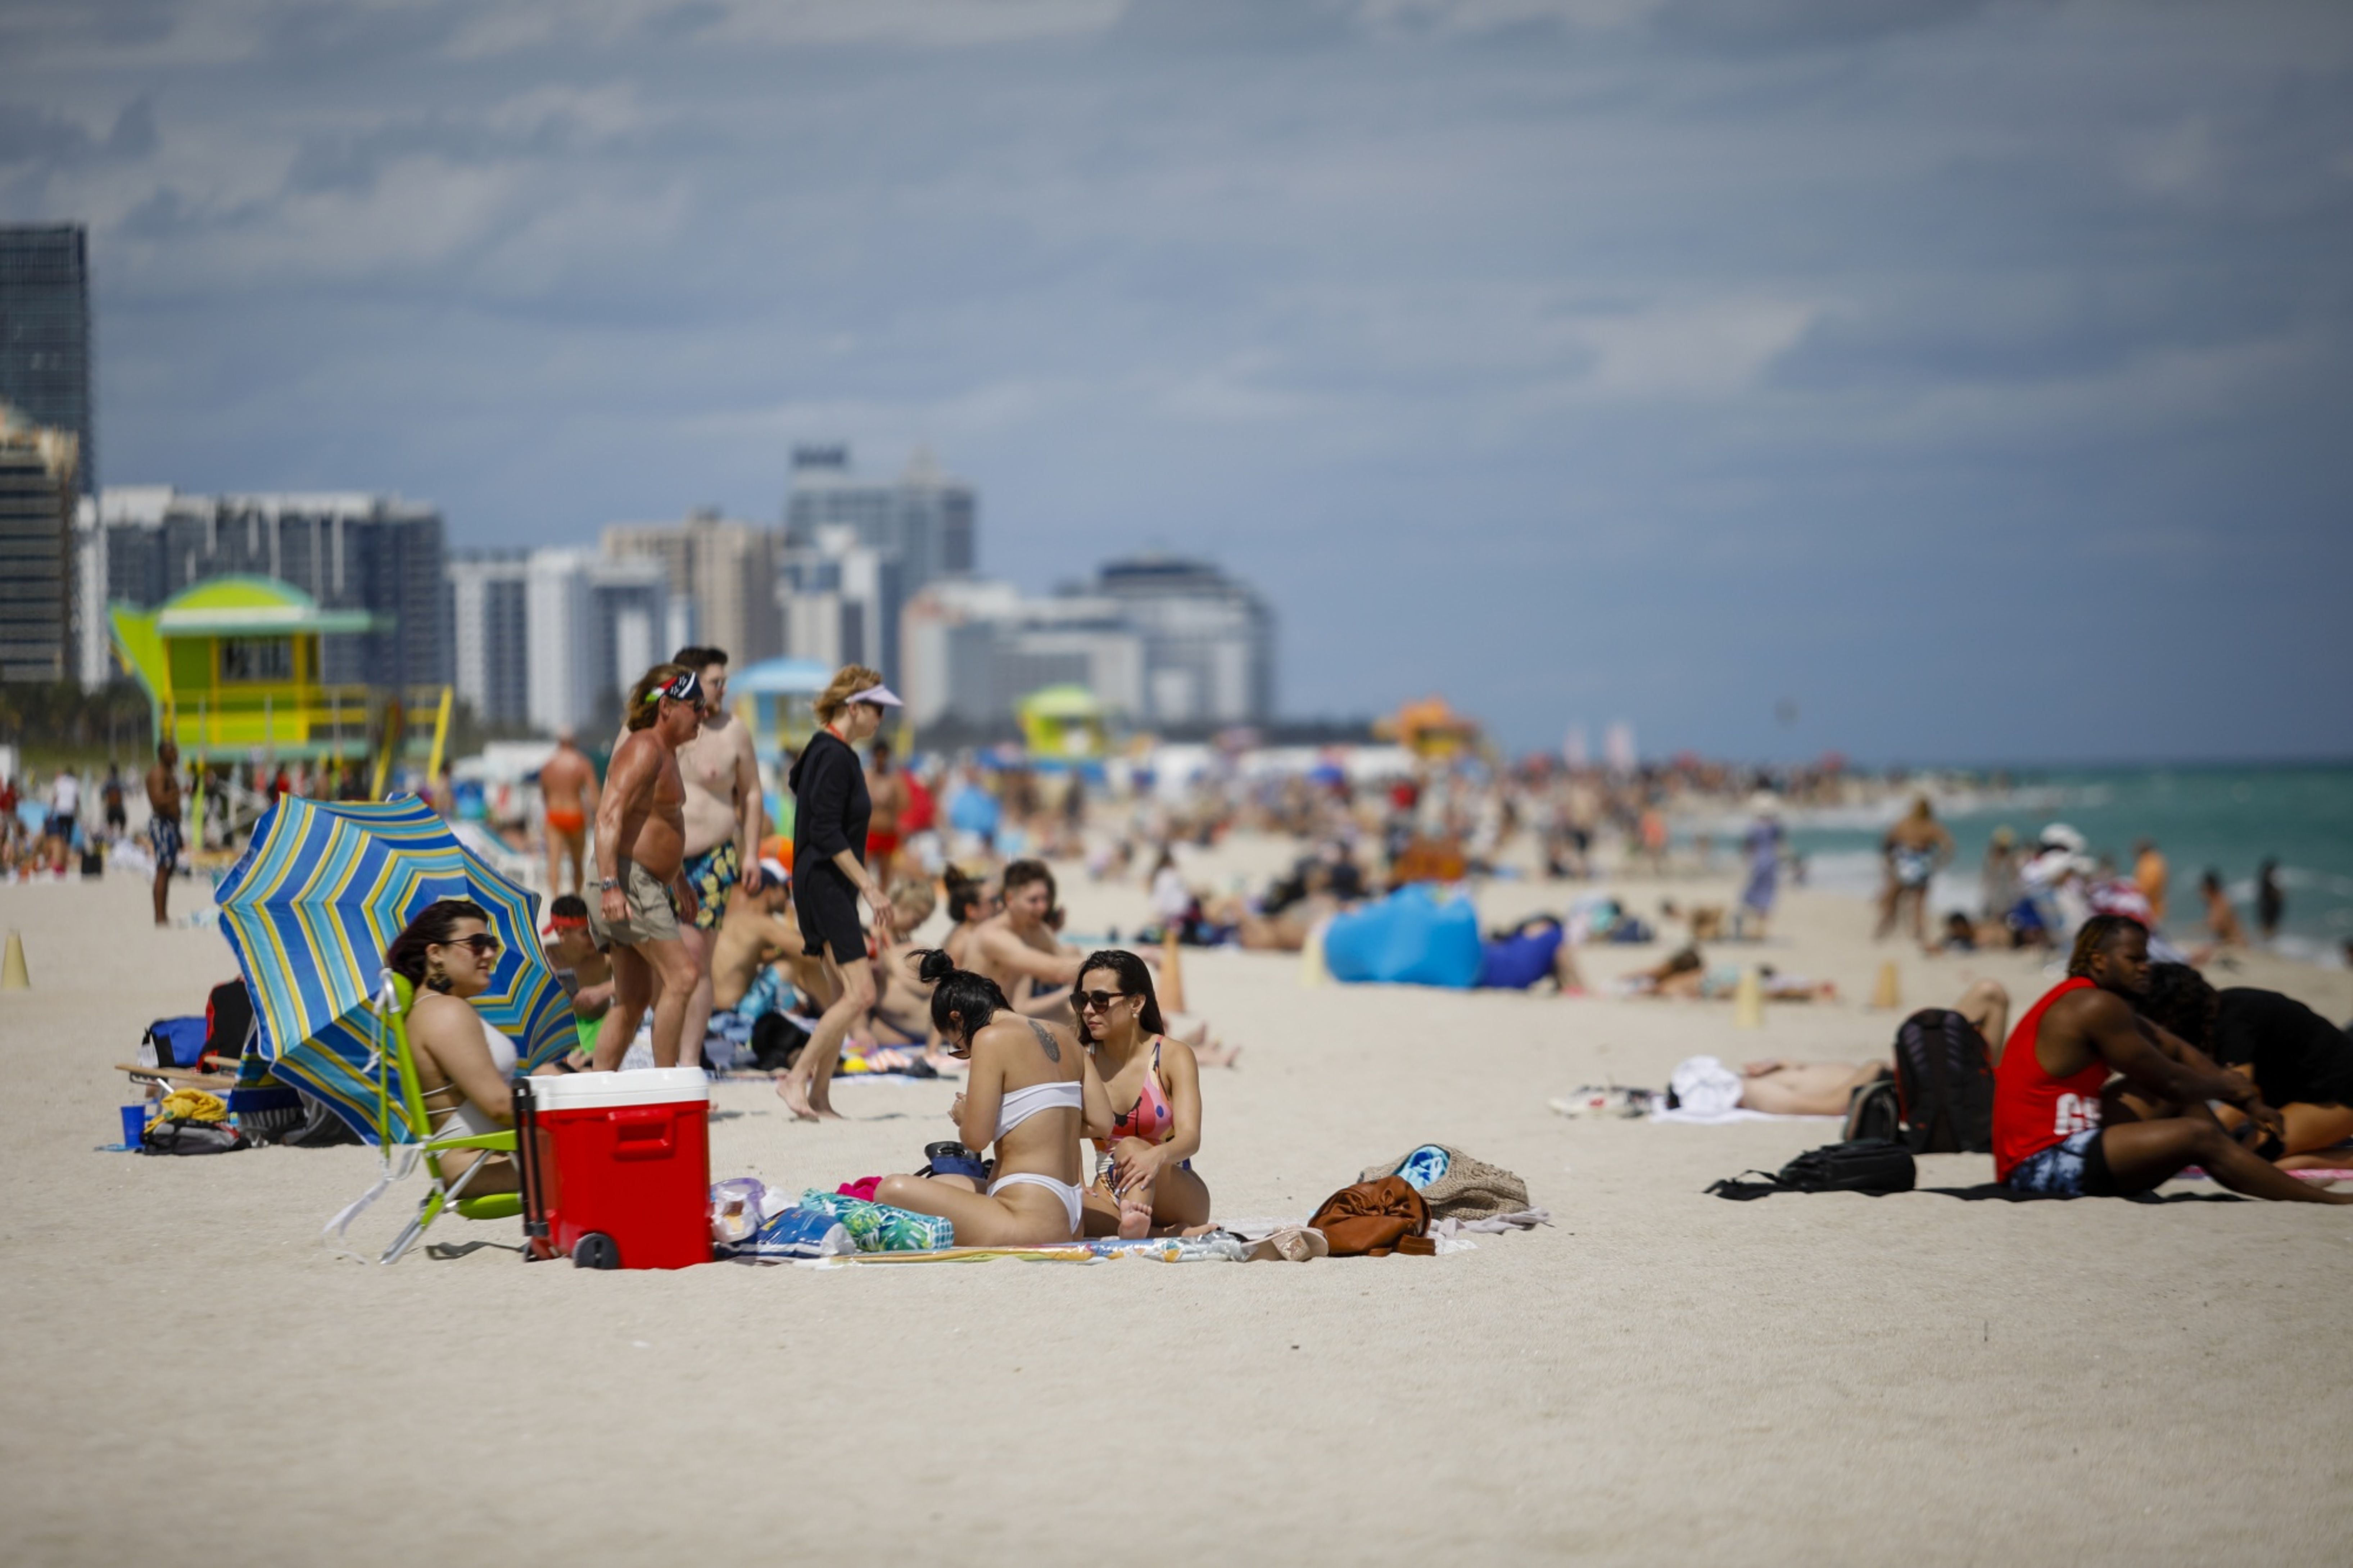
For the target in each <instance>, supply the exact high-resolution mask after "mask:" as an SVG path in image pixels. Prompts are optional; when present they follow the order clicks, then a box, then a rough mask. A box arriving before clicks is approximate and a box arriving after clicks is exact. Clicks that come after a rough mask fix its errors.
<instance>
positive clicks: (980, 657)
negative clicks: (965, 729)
mask: <svg viewBox="0 0 2353 1568" xmlns="http://www.w3.org/2000/svg"><path fill="white" fill-rule="evenodd" d="M903 643H904V649H905V654H904V664H905V675H904V679H905V682H906V688H905V696H906V700H907V716H908V719H909V721H911V722H913V724H914V725H915V726H916V728H917V729H918V730H921V729H923V728H924V727H926V726H930V725H937V724H943V723H955V724H962V725H966V726H969V727H971V728H974V729H977V730H993V729H1000V728H1003V727H1006V726H1008V725H1009V724H1010V723H1011V721H1012V719H1013V705H1014V704H1015V703H1017V702H1018V701H1019V700H1021V699H1022V698H1024V697H1027V696H1028V695H1029V693H1031V692H1033V691H1036V690H1038V689H1039V688H1041V687H1047V686H1060V685H1063V684H1065V683H1068V684H1074V685H1079V686H1083V687H1086V688H1087V689H1089V690H1091V691H1092V692H1093V693H1094V694H1095V696H1096V697H1097V698H1098V699H1099V700H1101V701H1102V702H1103V706H1104V707H1106V708H1108V709H1110V710H1112V711H1113V713H1115V714H1118V715H1121V716H1123V717H1125V718H1130V719H1140V718H1142V717H1143V704H1144V672H1145V643H1144V639H1143V638H1142V637H1140V636H1138V635H1137V633H1136V630H1135V628H1134V626H1131V625H1130V624H1129V623H1128V621H1127V619H1126V617H1125V616H1124V614H1123V613H1122V609H1121V606H1120V605H1118V604H1117V603H1116V602H1114V601H1113V600H1110V599H1105V598H1100V597H1086V596H1081V595H1058V596H1056V597H1054V598H1050V599H1025V598H1023V597H1022V596H1021V595H1020V594H1019V592H1018V590H1016V589H1015V588H1014V586H1013V585H1012V584H1009V583H997V582H991V581H989V580H987V579H986V578H963V579H950V580H949V581H946V582H942V583H934V584H932V585H931V586H930V587H928V588H926V589H924V590H923V592H922V593H920V594H918V595H915V596H914V597H913V599H911V600H909V601H908V603H907V612H906V629H905V635H904V638H903Z"/></svg>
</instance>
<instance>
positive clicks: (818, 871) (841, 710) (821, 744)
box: [776, 664, 900, 1121]
mask: <svg viewBox="0 0 2353 1568" xmlns="http://www.w3.org/2000/svg"><path fill="white" fill-rule="evenodd" d="M899 705H900V703H899V699H898V698H897V697H896V696H895V695H893V694H892V690H891V689H890V688H889V687H887V686H885V685H883V684H882V676H881V672H880V671H877V670H872V669H869V668H866V667H865V666H864V665H860V664H849V665H844V666H843V667H842V668H840V669H839V671H837V672H836V673H835V675H834V678H833V679H832V681H831V682H830V683H828V685H827V687H826V689H825V691H824V693H823V694H822V695H820V696H819V697H818V700H817V720H818V724H819V725H821V726H822V728H820V729H819V730H818V732H817V733H816V734H814V735H812V736H810V737H809V743H808V744H807V746H805V747H803V748H802V749H801V754H800V756H799V757H798V758H797V759H795V761H794V763H793V766H792V772H791V773H787V774H786V779H785V782H786V786H787V787H788V788H790V789H791V790H792V792H793V910H794V912H795V913H796V914H797V915H798V916H799V917H800V923H801V936H802V939H803V941H805V942H807V947H808V952H809V953H810V954H811V956H813V957H817V958H819V959H821V960H823V961H824V963H825V978H826V984H827V985H828V987H829V988H830V989H831V991H832V993H833V994H832V995H831V996H830V997H828V999H827V1004H826V1009H825V1014H824V1016H822V1017H820V1018H819V1019H818V1025H817V1029H816V1032H815V1033H813V1034H811V1035H810V1036H809V1040H808V1044H807V1046H806V1047H803V1048H802V1050H801V1055H800V1059H799V1060H798V1061H797V1062H795V1063H794V1064H793V1067H792V1070H791V1071H790V1072H788V1073H786V1075H785V1076H784V1077H783V1078H782V1079H778V1080H777V1083H776V1092H777V1093H778V1094H779V1095H781V1096H783V1097H784V1101H785V1103H786V1105H787V1106H789V1107H791V1108H792V1112H793V1114H794V1115H795V1116H798V1117H801V1118H804V1119H806V1120H807V1121H816V1120H818V1118H819V1117H825V1116H832V1115H835V1114H837V1113H836V1112H835V1110H834V1109H833V1106H832V1104H831V1100H832V1090H833V1065H834V1063H835V1061H837V1060H838V1059H839V1058H840V1056H841V1042H842V1040H843V1039H844V1038H845V1037H847V1036H848V1035H849V1029H850V1026H851V1025H853V1024H855V1023H856V1022H857V1021H858V1020H859V1019H860V1018H862V1017H864V1016H866V1015H867V1014H868V1013H869V1012H871V1010H872V1009H873V1006H874V965H873V963H872V962H871V960H869V959H868V957H867V955H866V933H865V931H863V930H862V929H860V925H859V923H858V900H859V899H860V897H861V896H862V897H863V898H864V899H865V900H866V901H867V903H868V904H869V905H871V907H872V909H873V910H874V930H875V933H876V935H878V936H879V937H880V938H881V940H882V941H884V942H889V941H890V940H891V936H892V919H891V901H890V897H889V890H888V889H885V888H884V887H883V886H882V883H881V880H880V879H878V878H876V877H874V876H872V875H871V874H870V873H869V872H868V870H867V869H866V824H867V819H868V818H869V817H870V816H872V815H873V802H872V801H871V799H870V798H869V797H868V795H867V793H866V770H865V769H864V768H863V767H862V766H860V763H859V761H858V752H857V750H856V748H857V747H859V746H860V745H863V744H864V743H865V742H868V741H871V740H872V739H873V738H874V732H875V731H877V730H880V729H881V727H882V710H884V709H885V708H896V707H898V706H899Z"/></svg>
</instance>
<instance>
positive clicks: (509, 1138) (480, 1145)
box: [425, 1132, 515, 1154]
mask: <svg viewBox="0 0 2353 1568" xmlns="http://www.w3.org/2000/svg"><path fill="white" fill-rule="evenodd" d="M452 1149H487V1150H489V1151H490V1152H491V1153H494V1154H512V1153H513V1152H515V1135H514V1134H513V1133H512V1132H476V1133H473V1134H470V1135H469V1136H467V1137H464V1138H436V1139H434V1140H432V1141H431V1142H428V1143H427V1144H426V1145H425V1152H427V1153H428V1154H447V1153H448V1152H449V1151H451V1150H452Z"/></svg>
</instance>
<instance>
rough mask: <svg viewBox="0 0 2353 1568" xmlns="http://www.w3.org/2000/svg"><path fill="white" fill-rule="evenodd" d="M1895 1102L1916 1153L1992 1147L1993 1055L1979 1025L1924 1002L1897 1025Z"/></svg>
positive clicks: (1977, 1151) (1986, 1151)
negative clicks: (1902, 1022)
mask: <svg viewBox="0 0 2353 1568" xmlns="http://www.w3.org/2000/svg"><path fill="white" fill-rule="evenodd" d="M1895 1092H1896V1103H1897V1104H1898V1106H1899V1107H1900V1108H1901V1110H1902V1113H1903V1119H1904V1131H1903V1140H1904V1143H1905V1146H1906V1147H1907V1148H1909V1149H1911V1150H1912V1152H1915V1153H1917V1154H1989V1153H1991V1152H1993V1058H1992V1054H1991V1053H1990V1052H1989V1051H1988V1050H1987V1049H1986V1043H1985V1037H1983V1036H1981V1035H1979V1034H1978V1031H1977V1026H1975V1025H1973V1024H1971V1023H1970V1022H1969V1021H1968V1019H1967V1018H1964V1017H1962V1016H1960V1015H1959V1014H1958V1013H1956V1012H1954V1011H1952V1010H1951V1009H1950V1008H1947V1007H1923V1008H1922V1009H1921V1010H1920V1011H1918V1012H1917V1013H1915V1014H1913V1015H1912V1016H1910V1017H1908V1018H1906V1019H1905V1020H1904V1024H1903V1026H1902V1027H1901V1028H1899V1029H1897V1030H1896V1031H1895Z"/></svg>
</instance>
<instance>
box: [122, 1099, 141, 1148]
mask: <svg viewBox="0 0 2353 1568" xmlns="http://www.w3.org/2000/svg"><path fill="white" fill-rule="evenodd" d="M144 1131H147V1102H146V1101H145V1100H141V1101H140V1102H139V1103H138V1104H136V1105H126V1106H124V1107H123V1108H122V1141H123V1142H125V1143H128V1144H129V1145H131V1147H132V1148H133V1149H136V1148H138V1147H139V1135H140V1134H141V1133H142V1132H144Z"/></svg>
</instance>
